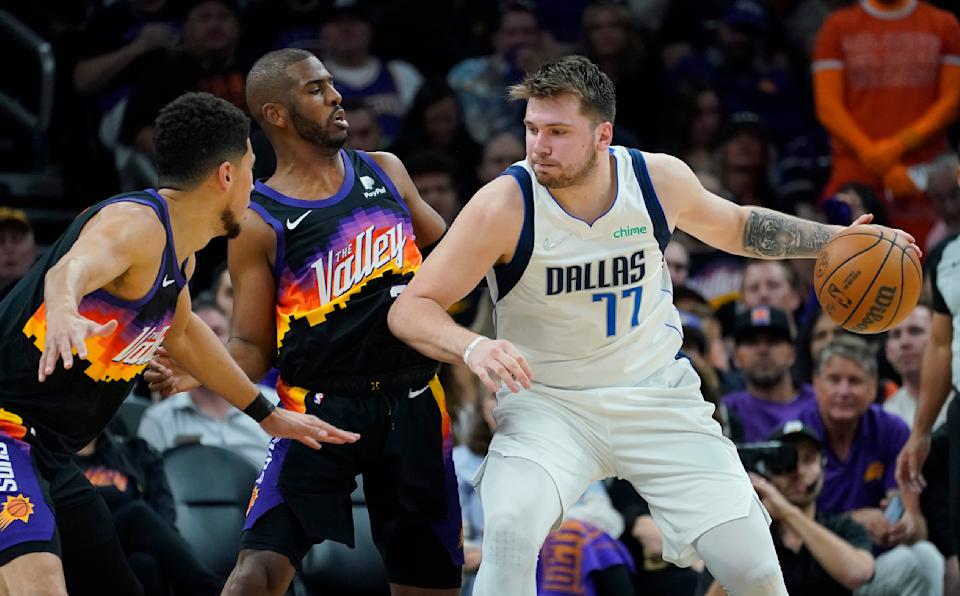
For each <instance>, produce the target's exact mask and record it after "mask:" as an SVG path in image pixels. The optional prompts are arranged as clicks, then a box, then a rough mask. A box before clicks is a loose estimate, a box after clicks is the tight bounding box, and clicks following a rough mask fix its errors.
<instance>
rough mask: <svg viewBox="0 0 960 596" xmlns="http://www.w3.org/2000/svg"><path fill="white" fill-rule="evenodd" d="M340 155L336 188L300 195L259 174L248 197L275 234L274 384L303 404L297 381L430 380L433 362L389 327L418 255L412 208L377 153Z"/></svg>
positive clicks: (291, 401) (294, 403)
mask: <svg viewBox="0 0 960 596" xmlns="http://www.w3.org/2000/svg"><path fill="white" fill-rule="evenodd" d="M340 155H341V157H342V159H343V163H344V169H345V176H344V181H343V184H342V186H341V187H340V189H339V191H338V192H337V193H336V194H335V195H333V196H332V197H329V198H327V199H324V200H309V201H306V200H300V199H296V198H293V197H288V196H286V195H283V194H281V193H279V192H277V191H276V190H274V189H272V188H270V187H269V186H267V185H265V184H264V183H262V182H259V181H258V182H257V183H256V184H255V186H254V192H253V195H252V197H251V202H250V207H251V209H253V210H254V211H255V212H256V213H258V214H259V215H260V217H262V218H263V219H264V221H266V222H267V223H268V224H269V225H270V226H271V227H272V228H273V230H274V232H275V233H276V239H277V250H276V263H275V267H274V277H275V279H276V283H277V296H276V315H277V364H276V366H277V368H278V369H279V370H280V380H279V381H278V392H279V394H280V396H281V399H283V401H284V405H285V406H286V407H290V408H292V409H296V410H301V411H302V409H303V403H302V399H303V394H304V393H303V392H304V390H302V389H301V390H299V391H297V390H296V388H297V387H300V388H317V387H324V386H325V385H326V384H327V382H329V381H330V380H333V379H337V380H340V379H366V378H374V377H376V378H389V377H390V376H391V375H401V374H410V373H416V372H420V371H423V373H424V375H426V378H427V379H429V377H430V376H432V374H433V372H434V371H435V370H436V366H437V365H436V363H435V362H434V361H432V360H430V359H428V358H426V357H424V356H422V355H421V354H419V353H418V352H416V351H415V350H414V349H413V348H410V347H409V346H407V345H406V344H404V343H403V342H401V341H400V340H398V339H397V338H395V337H394V336H393V334H391V333H390V330H389V329H388V327H387V312H388V311H389V310H390V306H391V305H392V304H393V301H394V300H395V299H396V297H397V296H398V295H399V294H400V292H401V291H402V290H403V288H404V287H405V285H406V284H407V282H409V281H410V279H411V277H412V276H413V273H414V271H416V270H417V267H419V265H420V262H421V255H420V251H419V250H418V249H417V245H416V239H415V237H414V232H413V223H412V220H411V217H410V212H409V210H408V208H407V206H406V204H405V203H404V201H403V198H402V197H401V195H400V193H399V192H398V191H397V189H396V187H395V186H394V184H393V182H392V181H391V180H390V178H389V177H388V176H387V175H386V173H385V172H384V171H383V170H382V169H381V168H380V166H379V165H378V164H377V163H376V162H375V161H374V160H373V158H372V157H370V156H369V155H368V154H366V153H364V152H362V151H351V150H345V149H344V150H341V151H340Z"/></svg>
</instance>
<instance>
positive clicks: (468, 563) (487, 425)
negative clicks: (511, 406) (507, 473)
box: [453, 389, 497, 596]
mask: <svg viewBox="0 0 960 596" xmlns="http://www.w3.org/2000/svg"><path fill="white" fill-rule="evenodd" d="M474 407H475V408H476V411H475V413H474V416H473V424H472V426H471V428H470V431H469V434H468V435H467V439H466V441H464V442H463V443H462V444H460V445H457V446H456V447H454V448H453V463H454V467H455V469H456V473H457V488H458V489H459V493H460V509H461V510H462V511H463V538H464V541H463V575H464V578H463V585H462V586H461V588H460V593H461V594H462V596H470V595H471V594H472V593H473V582H474V580H475V579H476V575H477V570H478V569H479V568H480V552H481V551H480V542H481V539H482V537H483V508H482V507H481V505H480V494H479V493H478V492H477V491H476V489H475V488H474V485H473V476H474V475H475V474H476V473H477V470H479V469H480V465H481V464H482V463H483V459H484V458H485V457H486V456H487V451H488V449H489V448H490V441H491V440H492V439H493V431H494V430H495V429H496V428H497V421H496V419H495V418H494V417H493V410H494V409H495V408H496V407H497V396H496V395H494V394H493V393H492V392H490V391H488V390H486V389H484V390H483V391H482V394H481V398H480V399H479V400H478V401H477V403H476V405H475V406H474Z"/></svg>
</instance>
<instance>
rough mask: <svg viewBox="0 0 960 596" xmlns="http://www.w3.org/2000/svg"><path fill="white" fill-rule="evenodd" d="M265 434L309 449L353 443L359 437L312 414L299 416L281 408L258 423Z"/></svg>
mask: <svg viewBox="0 0 960 596" xmlns="http://www.w3.org/2000/svg"><path fill="white" fill-rule="evenodd" d="M260 428H262V429H263V430H264V431H266V432H267V434H269V435H272V436H274V437H280V438H284V439H295V440H297V441H300V442H301V443H303V444H304V445H306V446H307V447H310V448H311V449H320V443H334V444H336V445H341V444H343V443H355V442H356V441H357V440H358V439H359V438H360V435H358V434H357V433H352V432H349V431H346V430H341V429H339V428H337V427H336V426H333V425H332V424H328V423H326V422H324V421H323V420H320V419H319V418H317V417H316V416H313V415H312V414H300V413H298V412H291V411H289V410H284V409H281V408H277V409H275V410H274V411H273V412H272V413H271V414H270V415H269V416H267V417H266V418H264V419H263V422H261V423H260Z"/></svg>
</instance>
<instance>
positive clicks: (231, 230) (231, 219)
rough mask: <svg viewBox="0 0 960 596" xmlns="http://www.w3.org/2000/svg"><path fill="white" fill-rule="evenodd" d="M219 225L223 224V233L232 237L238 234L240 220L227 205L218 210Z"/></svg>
mask: <svg viewBox="0 0 960 596" xmlns="http://www.w3.org/2000/svg"><path fill="white" fill-rule="evenodd" d="M220 225H222V226H223V231H224V235H225V236H226V237H227V238H231V239H232V238H236V237H237V236H239V235H240V222H239V221H237V218H236V216H235V215H234V214H233V211H230V208H229V207H224V208H223V211H221V212H220Z"/></svg>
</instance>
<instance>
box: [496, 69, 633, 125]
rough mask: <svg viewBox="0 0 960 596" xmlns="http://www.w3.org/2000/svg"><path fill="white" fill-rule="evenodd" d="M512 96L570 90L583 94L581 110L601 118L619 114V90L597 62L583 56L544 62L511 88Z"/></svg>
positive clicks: (520, 96) (535, 95)
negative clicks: (617, 91)
mask: <svg viewBox="0 0 960 596" xmlns="http://www.w3.org/2000/svg"><path fill="white" fill-rule="evenodd" d="M509 93H510V99H514V100H521V99H522V100H528V99H530V98H531V97H537V98H543V97H556V96H558V95H563V94H566V93H570V94H572V95H576V96H577V97H579V98H580V111H581V113H583V114H587V115H589V116H592V117H594V118H595V119H596V120H597V121H598V122H604V121H606V122H611V123H612V122H613V121H614V118H616V115H617V94H616V89H615V87H614V85H613V81H611V80H610V77H608V76H607V75H606V74H604V72H603V71H602V70H600V69H599V68H597V65H596V64H594V63H593V62H590V60H588V59H586V58H584V57H583V56H564V57H563V58H560V59H559V60H555V61H553V62H548V63H547V64H544V65H543V66H541V67H540V68H539V69H537V71H536V72H534V73H533V74H529V75H527V76H526V78H524V79H523V81H522V82H521V83H518V84H516V85H512V86H511V87H510V88H509Z"/></svg>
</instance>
